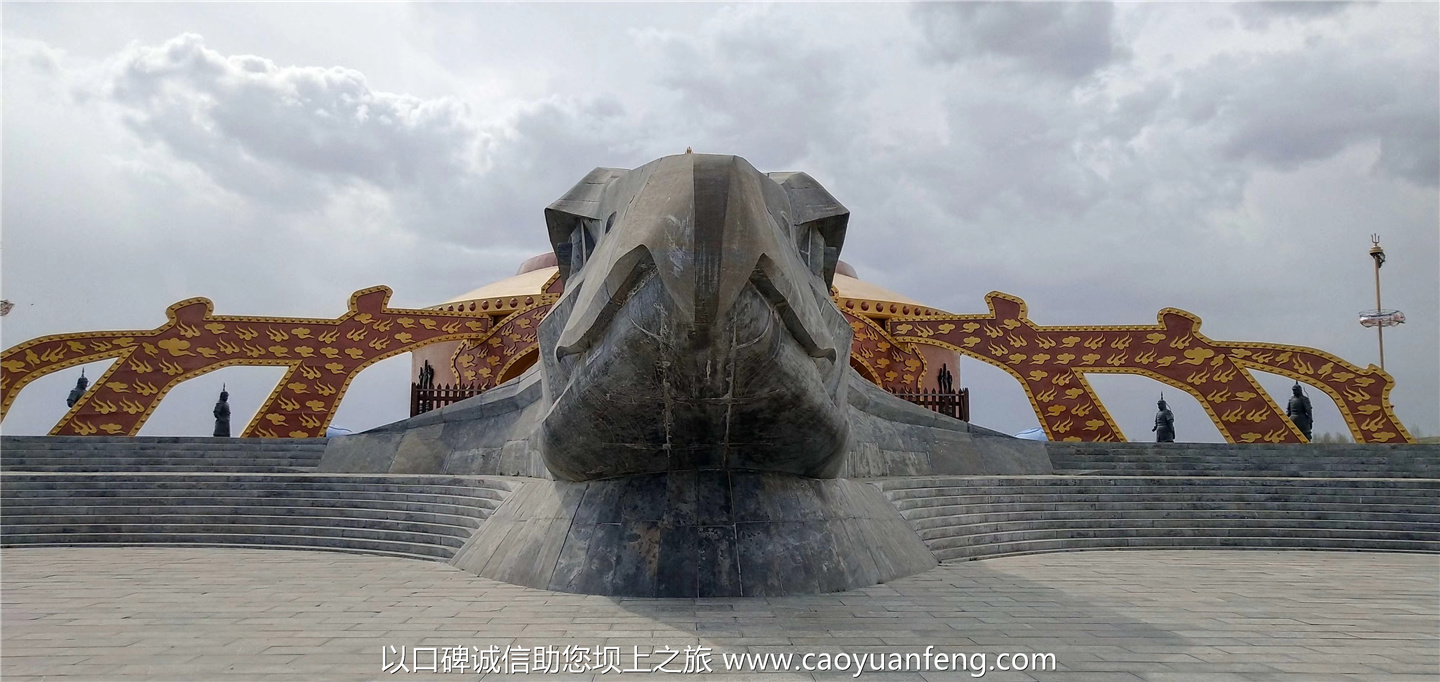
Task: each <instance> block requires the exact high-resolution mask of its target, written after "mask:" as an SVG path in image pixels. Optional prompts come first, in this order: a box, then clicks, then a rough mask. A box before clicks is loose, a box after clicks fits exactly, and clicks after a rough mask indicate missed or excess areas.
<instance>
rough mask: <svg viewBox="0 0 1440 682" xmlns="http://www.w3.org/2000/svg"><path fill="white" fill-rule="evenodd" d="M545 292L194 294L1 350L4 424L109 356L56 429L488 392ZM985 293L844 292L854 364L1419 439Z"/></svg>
mask: <svg viewBox="0 0 1440 682" xmlns="http://www.w3.org/2000/svg"><path fill="white" fill-rule="evenodd" d="M552 284H553V283H547V284H546V286H545V287H544V288H543V289H542V292H543V293H539V294H537V295H535V296H532V297H521V298H519V299H516V298H515V297H506V298H505V299H495V300H494V301H480V302H479V303H480V305H478V306H477V305H476V302H470V303H469V304H468V306H467V305H459V306H449V307H446V308H433V309H423V310H419V309H403V308H390V307H389V306H388V305H387V303H388V301H389V299H390V295H391V291H390V289H389V288H388V287H383V286H380V287H372V288H369V289H362V290H360V291H357V292H355V293H354V294H352V295H351V297H350V303H349V307H348V310H347V311H346V312H345V313H344V314H342V315H340V316H339V317H336V318H333V319H307V318H280V317H252V316H236V315H215V314H214V309H213V304H212V303H211V302H210V301H209V300H208V299H204V298H192V299H187V300H184V301H180V302H179V303H176V304H174V305H171V306H170V307H169V308H168V309H167V310H166V322H165V324H162V325H161V326H159V327H156V328H155V329H150V330H132V331H103V332H83V333H74V334H56V335H51V336H44V337H40V338H37V339H34V340H31V341H27V342H25V343H22V344H19V345H17V346H14V347H12V348H9V349H6V350H5V351H4V352H3V353H0V367H3V369H4V371H3V373H0V395H3V401H0V419H3V417H4V414H5V413H7V412H8V411H9V408H10V406H11V404H12V403H13V402H14V400H15V398H16V396H17V395H18V394H19V392H20V390H21V389H23V388H24V387H25V386H26V385H27V384H29V383H30V382H31V381H34V380H35V379H38V378H40V377H42V376H45V375H46V374H50V373H52V372H56V371H59V370H62V369H65V368H68V367H73V366H76V365H82V364H87V363H91V362H96V361H99V360H107V359H111V358H114V359H115V360H116V362H115V363H114V364H112V365H111V366H110V369H109V370H108V371H106V372H105V374H104V375H103V376H101V378H100V379H99V380H97V381H96V382H95V387H94V388H93V389H92V390H90V391H89V392H87V393H86V394H85V395H84V396H83V397H82V398H81V399H80V401H79V402H77V403H76V404H75V406H74V407H73V408H71V409H70V411H69V412H68V413H66V415H65V416H64V417H63V418H61V420H60V421H59V422H58V423H57V424H56V425H55V427H54V429H52V430H51V432H50V433H51V435H81V436H84V435H135V434H137V433H139V431H140V428H141V426H143V425H144V423H145V421H146V420H147V419H148V418H149V417H150V415H151V414H152V413H153V412H154V411H155V408H156V407H157V406H158V405H159V404H160V401H161V400H162V399H163V398H164V397H165V395H166V393H168V392H169V391H170V390H171V389H172V388H174V387H175V386H176V385H178V384H180V383H181V382H184V381H186V380H189V379H193V378H195V377H198V376H201V375H203V374H206V373H208V372H212V371H215V370H217V369H220V368H222V367H230V366H236V365H252V366H283V367H287V368H288V371H287V372H286V373H285V375H284V377H283V378H282V379H281V380H280V382H279V384H278V385H277V386H276V387H275V389H274V390H273V391H272V392H271V394H270V396H269V398H267V399H266V400H265V402H264V404H263V405H262V406H261V408H260V410H259V411H258V412H257V413H256V415H255V417H254V418H253V419H252V420H251V422H250V424H249V425H247V426H246V427H245V429H244V431H243V432H242V433H241V435H242V436H246V437H266V438H276V437H282V438H283V437H289V438H311V437H319V436H323V435H324V434H325V428H326V427H327V426H328V425H329V424H330V420H331V419H332V418H333V416H334V414H335V411H336V409H337V408H338V407H339V404H340V400H341V398H343V397H344V395H345V391H346V389H347V388H349V386H350V382H351V381H352V380H353V379H354V378H355V376H356V375H357V374H359V373H360V372H361V371H363V370H364V369H365V368H367V367H369V366H370V365H372V364H374V363H376V362H379V361H380V360H383V359H385V358H388V357H392V356H394V355H397V354H400V353H406V352H410V351H413V350H416V349H418V348H422V347H424V346H427V345H430V344H434V343H441V342H447V341H455V340H461V341H463V342H464V343H462V344H461V345H460V347H459V348H458V349H457V350H456V351H455V352H454V354H453V355H452V358H451V362H452V365H453V368H454V371H455V375H456V376H457V377H463V379H464V381H466V382H467V383H470V384H472V385H474V386H476V387H478V388H482V389H484V388H490V387H493V386H495V385H498V384H499V383H501V382H503V381H504V380H505V379H508V378H511V377H513V376H514V375H516V374H517V373H518V372H519V371H521V370H523V369H524V365H525V363H526V362H528V361H530V359H531V357H532V356H533V354H534V352H535V347H536V334H535V327H536V326H537V325H538V324H539V322H540V320H541V319H543V318H544V316H545V314H546V313H548V312H549V310H550V306H551V305H552V304H553V303H554V301H555V299H556V297H557V296H558V293H559V292H558V289H557V288H556V287H554V286H553V285H552ZM985 298H986V303H987V305H988V306H989V308H990V312H989V313H988V314H975V315H955V314H950V313H945V312H943V311H939V310H935V309H930V308H916V309H915V310H914V311H913V313H912V314H908V315H907V314H905V313H906V312H909V311H901V312H900V314H891V315H890V316H888V317H887V318H884V319H880V320H877V319H873V318H871V317H869V316H866V315H864V314H862V312H861V311H863V310H864V307H862V305H868V304H867V302H864V301H857V300H851V299H843V298H840V297H838V296H837V303H839V304H840V306H841V310H842V311H843V312H844V313H845V316H846V318H847V319H848V320H849V322H850V324H851V327H852V329H854V330H855V336H854V342H853V344H852V346H851V353H850V355H851V365H852V366H855V367H856V368H857V371H861V370H863V371H861V374H862V375H864V376H865V377H866V378H867V379H870V380H871V381H874V382H875V383H877V384H880V385H881V386H883V387H885V388H886V389H888V390H891V391H896V392H904V391H909V390H915V389H916V387H918V386H919V385H920V382H921V380H922V378H923V377H924V376H925V374H926V372H927V369H926V363H925V360H924V357H923V356H922V355H921V354H920V353H918V352H917V351H916V349H915V347H914V345H915V344H929V345H934V346H939V347H943V348H948V349H950V350H952V351H954V352H957V353H960V354H962V355H966V356H968V357H972V358H975V359H978V360H981V361H984V362H987V363H989V364H992V365H995V366H997V367H1000V368H1001V369H1004V370H1005V371H1006V372H1008V373H1009V374H1010V375H1011V376H1013V377H1015V379H1016V380H1017V381H1019V382H1020V384H1021V386H1022V387H1024V389H1025V393H1026V395H1027V396H1028V397H1029V399H1030V404H1031V406H1032V408H1033V409H1034V410H1035V414H1036V416H1037V417H1039V419H1040V423H1041V424H1042V425H1043V427H1044V429H1045V432H1046V434H1047V435H1048V436H1049V437H1050V438H1051V439H1052V440H1069V441H1076V440H1079V441H1096V442H1110V441H1122V440H1124V439H1125V437H1124V434H1123V433H1121V431H1120V427H1119V426H1118V425H1116V423H1115V420H1114V419H1113V418H1111V416H1110V414H1109V412H1107V411H1106V409H1105V406H1104V405H1103V404H1102V403H1101V401H1100V398H1099V396H1097V395H1096V393H1095V391H1094V390H1093V389H1092V388H1091V387H1090V384H1089V383H1088V382H1087V381H1085V375H1086V374H1089V373H1128V374H1140V375H1144V376H1148V377H1150V378H1152V379H1156V380H1158V381H1161V382H1164V383H1166V384H1168V385H1171V386H1174V387H1176V388H1179V389H1181V390H1184V391H1185V392H1187V393H1189V394H1190V395H1192V396H1194V397H1195V398H1196V399H1197V400H1199V401H1200V404H1201V405H1202V406H1203V407H1204V408H1205V411H1206V412H1207V413H1208V414H1209V415H1210V418H1211V419H1212V420H1213V421H1214V422H1215V425H1216V426H1217V427H1218V428H1219V429H1220V432H1221V434H1223V435H1224V437H1225V438H1226V440H1228V441H1230V442H1232V443H1233V442H1239V443H1262V442H1263V443H1300V442H1304V439H1303V437H1302V436H1301V435H1300V432H1299V430H1297V429H1296V428H1295V425H1294V424H1293V423H1291V422H1290V420H1289V419H1288V418H1287V417H1286V416H1285V414H1284V411H1283V410H1282V409H1281V408H1280V407H1279V406H1278V405H1276V404H1275V403H1274V401H1272V400H1271V399H1270V397H1269V396H1268V394H1267V393H1266V392H1265V391H1264V389H1262V388H1261V387H1260V385H1259V384H1258V383H1256V382H1255V380H1254V378H1253V377H1251V376H1250V374H1249V370H1259V371H1264V372H1272V373H1275V374H1279V375H1282V376H1286V377H1290V378H1292V379H1295V380H1297V381H1301V382H1304V383H1307V384H1309V385H1311V386H1314V387H1316V388H1318V389H1320V390H1322V391H1324V392H1325V393H1326V394H1328V395H1329V396H1330V397H1331V398H1332V399H1333V400H1334V401H1335V405H1336V406H1337V407H1338V408H1339V409H1340V412H1341V414H1342V415H1343V416H1344V418H1345V422H1346V424H1347V425H1348V426H1349V428H1350V432H1351V434H1352V435H1353V437H1354V439H1355V441H1356V442H1359V443H1394V442H1413V439H1412V438H1411V436H1410V434H1409V433H1408V432H1407V431H1406V430H1405V428H1404V426H1403V425H1402V424H1401V423H1400V421H1399V419H1397V418H1396V417H1395V414H1394V410H1393V409H1392V407H1391V405H1390V402H1389V394H1390V390H1391V389H1392V388H1393V387H1394V379H1393V378H1391V377H1390V375H1389V374H1387V373H1385V372H1384V371H1383V370H1381V369H1379V368H1376V367H1374V366H1371V367H1367V368H1364V369H1361V368H1359V367H1357V366H1355V365H1352V364H1350V363H1348V362H1345V361H1344V360H1342V359H1340V358H1338V357H1335V356H1333V355H1330V354H1329V353H1326V352H1324V351H1320V350H1315V349H1312V348H1305V347H1301V346H1285V345H1278V344H1268V343H1236V342H1228V341H1215V340H1212V339H1209V338H1207V337H1205V336H1204V335H1202V334H1200V332H1199V329H1200V318H1198V317H1196V316H1195V315H1193V314H1191V313H1188V312H1186V311H1183V310H1177V309H1174V308H1166V309H1164V310H1162V311H1160V314H1159V324H1156V325H1119V326H1040V325H1037V324H1035V323H1034V322H1032V321H1030V319H1029V317H1028V315H1027V314H1026V307H1025V302H1024V301H1023V300H1021V299H1019V298H1017V297H1014V296H1010V295H1008V294H1003V293H1000V292H991V293H989V294H987V295H986V297H985ZM876 305H881V304H879V303H877V304H876ZM891 307H892V308H893V305H892V306H891Z"/></svg>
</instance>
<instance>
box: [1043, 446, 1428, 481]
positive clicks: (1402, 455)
mask: <svg viewBox="0 0 1440 682" xmlns="http://www.w3.org/2000/svg"><path fill="white" fill-rule="evenodd" d="M1046 449H1047V451H1048V452H1049V454H1050V461H1051V464H1052V465H1053V466H1054V467H1055V470H1056V471H1057V473H1061V472H1084V473H1085V474H1086V475H1113V474H1134V473H1165V474H1174V475H1189V476H1216V475H1219V476H1227V475H1229V476H1237V475H1244V476H1297V475H1299V476H1309V477H1360V476H1385V477H1418V478H1440V446H1437V445H1435V444H1395V445H1370V444H1353V443H1343V444H1341V443H1336V444H1309V445H1263V446H1261V445H1245V444H1225V443H1047V444H1046Z"/></svg>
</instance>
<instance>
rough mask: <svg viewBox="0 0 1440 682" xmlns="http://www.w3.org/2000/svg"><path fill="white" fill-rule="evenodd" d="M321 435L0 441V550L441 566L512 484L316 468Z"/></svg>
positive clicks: (322, 447)
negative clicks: (263, 554) (379, 559)
mask: <svg viewBox="0 0 1440 682" xmlns="http://www.w3.org/2000/svg"><path fill="white" fill-rule="evenodd" d="M324 451H325V440H324V439H304V440H301V439H260V438H171V437H163V438H143V437H142V438H124V437H122V438H106V437H48V436H46V437H21V436H5V437H3V438H0V470H3V476H0V546H5V547H35V546H52V547H53V546H64V545H162V546H163V545H213V546H220V545H224V546H240V547H270V548H293V549H321V550H332V551H341V552H359V553H366V554H385V555H390V556H401V557H409V558H416V559H430V560H439V561H448V560H449V559H450V558H451V557H452V556H454V555H455V552H456V551H457V550H458V549H459V548H460V547H461V546H462V545H464V544H465V541H466V540H468V539H469V538H470V536H471V535H472V534H474V532H475V529H477V528H479V527H480V524H481V522H483V521H484V520H485V519H486V518H487V517H489V516H490V513H491V512H492V511H494V510H495V508H496V507H498V506H499V505H500V503H501V502H502V501H503V500H504V498H505V496H506V495H507V494H508V493H509V491H510V490H512V489H514V488H515V487H517V486H518V485H519V483H518V481H516V480H514V479H507V478H502V477H482V476H403V475H388V474H318V473H313V471H314V469H315V467H316V465H317V464H318V463H319V461H320V457H321V455H322V454H323V453H324Z"/></svg>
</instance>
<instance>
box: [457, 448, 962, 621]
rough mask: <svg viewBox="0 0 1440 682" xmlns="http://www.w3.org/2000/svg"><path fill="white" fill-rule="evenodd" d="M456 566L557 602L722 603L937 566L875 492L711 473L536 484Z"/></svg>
mask: <svg viewBox="0 0 1440 682" xmlns="http://www.w3.org/2000/svg"><path fill="white" fill-rule="evenodd" d="M451 563H452V564H454V565H455V566H458V567H460V568H463V569H465V570H467V571H470V572H473V573H477V574H479V575H482V576H485V577H489V578H494V579H497V580H503V581H506V582H510V583H515V584H519V585H528V586H531V587H540V588H544V589H551V590H558V591H562V592H582V593H587V594H603V595H611V596H638V597H720V596H757V595H781V594H806V593H816V592H836V591H841V590H850V589H855V588H858V587H864V586H867V585H873V584H875V583H879V582H885V581H888V580H894V579H896V578H900V577H904V576H907V575H912V574H914V573H918V572H920V571H923V570H926V569H928V568H930V567H932V566H934V565H935V563H936V562H935V558H934V557H933V556H932V555H931V553H930V551H929V550H928V549H926V547H925V545H924V543H922V542H921V541H920V539H919V537H918V536H917V535H916V534H915V532H914V531H913V530H911V528H910V526H909V524H908V523H907V522H906V521H905V520H904V519H903V518H901V516H900V515H899V513H898V512H897V511H896V510H895V508H894V507H893V506H891V505H890V503H889V502H887V501H886V500H885V497H884V496H883V495H882V494H881V493H880V491H879V489H877V488H875V487H874V486H872V485H869V484H867V483H859V482H855V481H847V480H843V479H841V480H825V479H807V478H801V477H797V476H788V475H785V474H773V473H745V472H734V471H731V472H726V471H720V470H709V471H673V472H668V473H658V474H639V475H636V476H627V477H624V478H618V479H606V480H602V481H588V482H569V481H540V480H534V481H528V482H526V483H525V485H524V486H522V487H521V488H520V489H519V490H518V491H516V492H515V493H513V494H512V495H511V496H510V497H509V498H508V499H507V500H506V501H505V503H504V504H502V505H501V506H500V508H498V509H496V510H495V512H494V514H492V515H491V517H490V518H489V520H487V521H486V523H485V525H484V527H482V528H481V529H480V531H479V532H477V533H476V534H475V535H474V536H473V537H472V538H471V540H470V542H468V543H467V544H466V545H465V547H463V548H462V549H461V550H460V551H459V552H458V553H457V554H456V555H455V558H454V559H453V560H452V561H451Z"/></svg>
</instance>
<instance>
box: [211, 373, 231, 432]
mask: <svg viewBox="0 0 1440 682" xmlns="http://www.w3.org/2000/svg"><path fill="white" fill-rule="evenodd" d="M229 401H230V394H229V393H228V392H226V391H225V387H224V385H221V387H220V401H219V402H217V403H215V433H214V434H213V435H214V436H215V437H216V438H229V437H230V402H229Z"/></svg>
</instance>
